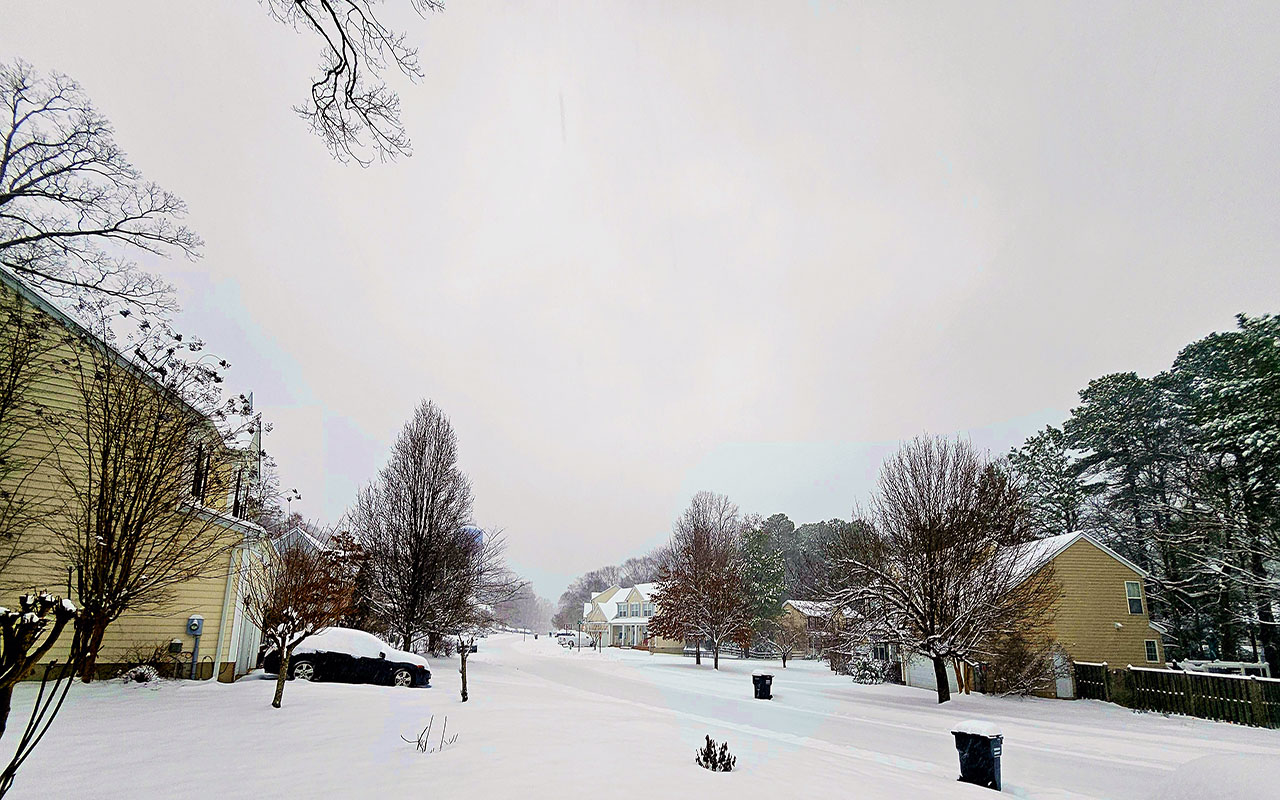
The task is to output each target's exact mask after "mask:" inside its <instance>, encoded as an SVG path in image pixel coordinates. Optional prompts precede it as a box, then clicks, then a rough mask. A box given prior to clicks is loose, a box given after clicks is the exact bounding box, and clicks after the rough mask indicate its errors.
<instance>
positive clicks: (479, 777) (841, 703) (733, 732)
mask: <svg viewBox="0 0 1280 800" xmlns="http://www.w3.org/2000/svg"><path fill="white" fill-rule="evenodd" d="M757 668H770V669H772V671H773V672H774V674H775V675H776V677H775V679H774V695H775V699H774V700H773V701H771V702H764V701H755V700H753V699H752V698H751V682H750V677H749V676H750V673H751V671H752V670H753V669H757ZM432 669H433V672H434V677H433V681H432V683H433V686H434V688H431V689H416V690H403V689H401V690H398V689H391V688H387V687H376V686H352V685H342V684H307V683H303V682H301V681H292V682H290V683H289V685H288V688H287V690H286V692H285V697H284V707H283V708H282V709H280V710H273V709H271V708H270V706H269V702H270V695H271V692H272V689H273V687H274V683H273V682H271V681H267V680H261V679H258V676H257V675H253V676H250V677H248V678H245V679H242V680H241V681H239V682H237V683H235V684H231V685H223V684H217V683H212V682H210V683H201V684H197V683H189V682H176V683H175V682H164V683H163V684H162V685H161V686H160V688H158V689H153V688H148V687H146V686H139V685H129V686H126V685H122V684H120V683H118V682H107V683H103V684H99V685H94V686H89V687H84V686H76V687H75V688H74V689H73V690H72V694H71V695H70V697H69V699H68V701H67V706H66V708H64V710H63V712H62V714H61V715H60V716H59V717H58V719H57V722H56V724H55V726H54V728H53V729H52V730H51V732H50V734H49V736H48V738H47V740H46V742H45V743H44V745H42V746H41V747H40V748H39V749H38V750H37V751H36V752H35V754H34V755H33V756H32V757H31V760H30V761H29V762H28V764H27V765H26V767H24V769H23V772H22V773H21V775H20V777H19V781H18V783H17V785H16V786H15V792H14V795H13V796H14V797H16V798H33V799H34V798H41V797H58V796H77V797H95V798H96V797H102V798H137V797H166V796H176V795H179V794H186V793H188V792H195V793H199V794H212V795H216V796H221V797H232V798H241V797H243V798H276V797H279V798H284V797H297V796H305V795H307V794H311V793H318V794H320V795H321V796H346V795H351V796H361V797H373V796H378V795H382V796H403V795H404V793H407V792H411V793H413V795H412V796H432V797H459V796H462V794H463V793H466V794H468V795H470V796H475V797H510V796H516V795H518V796H520V797H522V798H544V797H545V798H553V797H586V796H589V795H593V794H596V793H600V792H604V793H607V794H608V795H609V796H610V797H611V798H628V797H652V796H654V793H655V792H659V793H660V794H661V796H664V797H666V796H672V797H698V796H703V797H705V796H733V797H739V798H766V797H768V798H777V797H785V796H790V795H792V794H794V793H795V792H796V791H798V790H799V789H800V781H802V780H803V781H804V794H806V795H811V796H816V797H827V796H836V794H840V795H844V796H856V797H859V798H895V797H974V798H981V797H987V796H990V795H988V794H987V790H984V789H979V788H977V787H973V786H969V785H966V784H960V783H957V782H956V780H955V777H956V773H957V768H956V753H955V748H954V746H953V744H952V737H951V735H950V733H949V731H950V728H951V726H952V725H953V724H954V723H956V722H958V721H960V720H963V719H969V718H980V719H986V720H991V721H993V722H996V723H997V724H999V725H1000V726H1001V727H1002V728H1003V730H1004V734H1005V755H1004V764H1003V772H1004V780H1005V792H1006V793H1008V794H1010V795H1013V796H1019V797H1029V798H1148V797H1150V798H1155V797H1166V796H1167V795H1166V794H1164V793H1163V792H1162V788H1161V787H1162V784H1163V783H1164V782H1165V781H1167V780H1169V779H1170V778H1171V776H1172V774H1173V771H1174V770H1175V769H1176V768H1177V767H1179V766H1180V765H1182V764H1184V763H1186V762H1189V761H1192V760H1194V759H1197V758H1200V757H1202V756H1212V755H1214V754H1229V753H1234V754H1246V755H1249V754H1252V755H1253V756H1254V757H1255V758H1254V759H1253V760H1254V761H1255V762H1257V763H1262V764H1266V763H1275V764H1280V733H1277V732H1276V731H1269V730H1261V729H1252V728H1244V727H1240V726H1233V725H1228V724H1221V723H1212V722H1207V721H1203V720H1193V719H1186V718H1178V717H1172V718H1165V717H1161V716H1158V715H1152V714H1135V713H1134V712H1132V711H1128V710H1126V709H1122V708H1119V707H1117V706H1110V705H1106V704H1102V703H1097V702H1093V701H1076V702H1068V701H1055V700H1014V699H1009V700H1005V699H994V698H985V697H981V696H976V695H975V696H970V697H958V698H956V699H955V700H953V701H952V702H951V703H948V704H946V705H945V706H941V707H939V706H938V705H937V704H936V702H935V698H934V696H933V695H932V694H931V693H930V692H926V691H921V690H917V689H909V688H905V687H899V686H874V687H870V686H861V685H857V684H853V683H852V682H850V681H849V680H848V679H847V678H842V677H838V676H835V675H833V674H832V673H831V672H830V671H828V670H827V668H826V666H825V665H824V664H821V663H817V662H811V661H798V662H791V664H790V665H789V666H788V668H787V669H786V670H785V671H784V670H782V669H781V668H780V664H778V663H777V662H753V661H741V660H737V659H733V658H725V659H722V660H721V669H720V671H719V672H718V673H717V672H715V671H713V670H712V669H711V666H710V659H709V658H704V661H703V665H702V666H701V667H697V666H695V665H694V663H693V660H692V659H689V658H680V657H676V656H660V655H655V656H650V655H648V654H647V653H643V652H637V651H626V650H606V651H605V652H603V653H594V652H590V651H586V650H584V651H582V652H581V653H578V652H569V651H565V650H562V649H561V648H560V647H558V646H557V645H556V644H555V643H554V642H552V641H548V640H547V639H546V637H541V638H539V639H538V640H537V641H534V640H533V639H532V638H531V637H530V638H529V639H528V640H527V641H521V638H520V637H519V636H513V635H498V636H491V637H489V638H488V639H485V640H483V641H482V643H481V647H480V652H479V653H477V654H476V655H474V656H472V658H471V661H470V662H469V674H470V676H471V688H472V700H471V702H469V703H467V704H465V705H464V704H462V703H460V702H459V701H458V691H457V689H458V675H457V669H456V661H448V660H438V659H433V661H432ZM33 689H34V687H33V686H31V685H24V686H23V687H21V689H20V693H19V694H18V696H17V697H16V698H15V700H16V702H15V713H20V712H19V710H21V709H23V708H24V707H25V706H26V705H27V704H28V703H29V701H30V697H31V692H32V691H33ZM197 712H198V713H197ZM432 714H434V715H435V717H436V719H435V723H434V726H435V727H434V728H433V730H434V731H439V730H440V727H441V725H442V723H443V718H444V716H445V715H448V717H449V720H448V735H449V736H452V735H453V734H455V733H456V734H457V735H458V739H457V741H456V742H455V743H454V744H452V745H450V746H448V747H446V748H445V750H444V751H443V752H440V753H433V754H423V753H418V752H417V751H416V750H415V749H414V747H413V745H412V744H408V743H406V742H404V741H402V740H401V737H402V736H404V737H407V738H410V739H412V738H414V737H416V736H417V734H418V733H419V732H420V731H421V729H422V728H423V727H424V726H425V725H426V724H427V721H428V719H429V718H430V717H431V715H432ZM196 720H199V722H198V723H197V722H195V721H196ZM706 734H710V735H711V736H712V737H713V738H715V739H716V740H718V741H719V740H723V739H727V740H728V741H729V744H730V748H731V749H732V752H733V753H734V754H735V755H736V756H737V757H738V767H737V769H736V770H735V771H734V772H732V773H728V774H718V773H710V772H707V771H705V770H702V769H699V768H698V767H696V766H695V765H694V764H693V753H694V750H695V748H696V747H697V746H698V745H699V744H700V743H701V742H702V739H703V736H704V735H706ZM434 738H435V737H434V736H433V739H434ZM227 764H231V765H233V766H232V767H231V768H230V769H228V768H226V765H227ZM1256 777H1257V779H1258V781H1259V782H1258V784H1257V786H1258V789H1257V792H1256V793H1255V794H1254V795H1253V796H1254V797H1259V798H1260V797H1266V794H1265V792H1266V791H1267V789H1266V788H1265V787H1266V786H1267V784H1266V783H1265V782H1263V780H1264V779H1263V778H1262V777H1261V776H1256ZM1270 786H1271V787H1272V788H1274V786H1275V784H1270ZM709 793H713V794H709Z"/></svg>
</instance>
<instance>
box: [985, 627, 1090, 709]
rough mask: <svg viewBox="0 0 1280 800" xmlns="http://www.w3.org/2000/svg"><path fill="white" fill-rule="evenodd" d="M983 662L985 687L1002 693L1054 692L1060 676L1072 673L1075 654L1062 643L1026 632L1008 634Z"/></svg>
mask: <svg viewBox="0 0 1280 800" xmlns="http://www.w3.org/2000/svg"><path fill="white" fill-rule="evenodd" d="M992 650H993V653H992V656H991V658H990V660H989V661H988V662H987V663H986V664H984V665H983V666H982V669H981V671H980V674H981V676H982V685H981V686H980V687H979V688H980V690H981V691H983V692H986V693H987V694H998V695H1005V696H1010V695H1020V696H1026V695H1043V694H1052V693H1053V691H1054V688H1055V686H1056V684H1057V681H1058V679H1059V678H1068V677H1070V675H1071V672H1070V669H1071V666H1070V665H1071V657H1070V656H1069V655H1067V654H1066V652H1065V651H1064V650H1062V648H1061V646H1059V645H1057V644H1055V643H1053V642H1050V641H1047V640H1043V641H1039V642H1036V641H1034V640H1031V639H1029V638H1028V637H1026V636H1020V635H1018V636H1005V637H1002V638H1001V639H1000V640H998V641H997V642H996V644H995V646H994V647H993V648H992Z"/></svg>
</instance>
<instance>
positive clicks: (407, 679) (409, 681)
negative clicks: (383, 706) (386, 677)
mask: <svg viewBox="0 0 1280 800" xmlns="http://www.w3.org/2000/svg"><path fill="white" fill-rule="evenodd" d="M391 683H392V685H394V686H413V673H412V672H410V671H409V670H407V669H405V668H404V667H401V668H400V669H398V670H396V671H395V672H394V673H393V674H392V675H391Z"/></svg>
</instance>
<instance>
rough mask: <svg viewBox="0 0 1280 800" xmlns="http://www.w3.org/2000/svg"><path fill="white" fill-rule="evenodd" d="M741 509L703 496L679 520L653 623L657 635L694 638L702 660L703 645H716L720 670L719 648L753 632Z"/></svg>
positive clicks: (662, 573)
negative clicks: (742, 543)
mask: <svg viewBox="0 0 1280 800" xmlns="http://www.w3.org/2000/svg"><path fill="white" fill-rule="evenodd" d="M740 528H741V525H740V520H739V518H738V507H737V506H735V505H734V504H733V503H732V502H730V500H729V498H727V497H725V496H723V495H718V494H712V493H711V492H698V493H697V494H696V495H694V496H693V500H692V501H691V502H690V504H689V507H688V508H687V509H685V511H684V513H683V514H682V515H681V516H680V519H678V520H676V523H675V526H674V532H673V534H672V537H671V543H670V544H669V545H668V546H667V548H666V550H665V551H664V552H663V554H662V567H661V569H660V572H659V577H658V588H657V590H656V591H655V592H654V603H655V605H656V606H657V609H658V611H657V613H656V614H655V615H654V616H653V618H652V619H651V620H650V622H649V632H650V633H651V634H652V635H654V636H661V637H664V638H669V639H677V640H680V641H687V640H690V639H692V640H693V641H694V642H695V643H696V646H697V647H698V648H699V649H698V654H697V661H698V663H701V662H702V658H701V643H702V642H703V641H705V642H707V644H708V645H710V647H711V653H712V658H713V663H714V666H715V668H716V669H719V668H720V650H721V648H722V647H723V646H724V645H725V644H727V643H732V642H740V641H743V640H744V638H746V637H749V636H750V633H751V622H752V614H751V608H750V603H749V602H748V601H749V598H748V595H747V590H746V577H745V574H744V569H743V563H742V553H741V547H740V542H739V537H740V533H741V531H740Z"/></svg>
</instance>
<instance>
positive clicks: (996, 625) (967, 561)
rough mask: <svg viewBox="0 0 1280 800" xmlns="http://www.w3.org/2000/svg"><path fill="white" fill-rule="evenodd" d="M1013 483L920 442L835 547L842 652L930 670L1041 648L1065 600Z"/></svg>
mask: <svg viewBox="0 0 1280 800" xmlns="http://www.w3.org/2000/svg"><path fill="white" fill-rule="evenodd" d="M1011 486H1012V484H1011V483H1010V482H1009V481H1008V480H1004V479H1001V478H1000V476H999V475H998V474H995V473H993V471H992V470H991V469H989V467H988V465H986V464H985V463H984V462H983V461H982V459H981V458H979V456H978V454H977V453H976V452H975V451H974V449H973V448H972V447H971V446H970V445H968V444H967V443H965V442H963V441H958V442H952V441H949V440H946V439H935V438H918V439H915V440H913V441H911V442H909V443H907V444H906V445H904V446H903V447H902V448H901V449H900V450H899V451H898V452H897V453H896V454H895V455H893V456H891V457H890V458H889V459H888V460H887V461H886V462H885V464H884V466H883V467H882V468H881V472H880V480H879V484H878V489H877V493H876V495H875V496H874V498H873V500H872V506H871V509H872V510H871V514H870V518H869V519H868V520H867V521H866V524H865V525H858V526H851V527H850V528H849V529H848V530H847V531H846V532H845V533H844V534H842V535H841V536H839V537H838V538H837V539H836V540H835V541H834V542H833V544H832V547H831V550H830V555H831V562H832V569H831V572H830V575H829V577H828V581H829V584H828V589H827V591H826V593H825V594H826V599H828V600H829V601H831V602H832V603H833V605H834V606H835V608H836V609H837V610H838V611H841V612H848V615H849V623H848V624H847V625H846V626H845V627H844V628H843V630H842V631H841V636H842V637H843V638H844V640H845V649H846V650H848V651H849V652H853V651H854V650H855V649H856V648H858V647H862V646H865V645H866V644H867V643H869V642H888V643H893V644H897V645H898V647H899V649H900V650H901V651H902V652H904V653H907V654H918V655H921V656H924V657H926V658H929V659H930V660H931V661H932V662H933V668H934V676H935V678H936V680H937V684H938V702H939V703H943V702H946V701H947V700H948V699H950V690H949V687H948V683H947V672H946V665H947V661H948V660H953V661H961V660H966V659H976V660H983V659H987V660H989V659H991V658H994V657H995V656H996V654H997V653H998V652H1000V641H1001V638H1002V637H1008V636H1013V635H1017V636H1021V637H1025V638H1026V639H1027V640H1028V641H1040V640H1041V639H1043V638H1044V637H1045V636H1046V635H1047V628H1046V626H1047V625H1049V624H1050V623H1051V622H1052V619H1053V612H1054V609H1055V607H1056V603H1057V598H1058V593H1059V589H1058V585H1057V582H1056V581H1055V580H1054V578H1053V573H1052V566H1051V565H1049V564H1046V563H1045V562H1044V560H1043V559H1041V558H1038V557H1037V556H1038V554H1039V550H1038V548H1037V547H1036V545H1035V543H1034V542H1031V543H1025V544H1023V543H1020V542H1024V541H1025V536H1023V535H1022V532H1023V530H1024V528H1025V525H1026V519H1025V509H1024V507H1023V506H1022V504H1021V502H1020V501H1019V499H1018V498H1017V497H1016V495H1013V494H1011V493H1010V492H1011Z"/></svg>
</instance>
